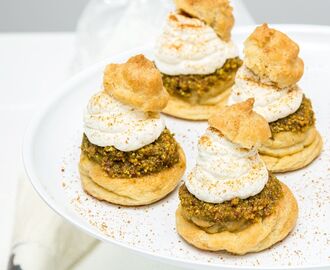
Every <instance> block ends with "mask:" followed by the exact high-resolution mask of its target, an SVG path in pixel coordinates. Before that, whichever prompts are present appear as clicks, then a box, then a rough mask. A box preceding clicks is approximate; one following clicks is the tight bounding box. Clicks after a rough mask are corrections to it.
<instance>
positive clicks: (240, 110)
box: [209, 98, 271, 148]
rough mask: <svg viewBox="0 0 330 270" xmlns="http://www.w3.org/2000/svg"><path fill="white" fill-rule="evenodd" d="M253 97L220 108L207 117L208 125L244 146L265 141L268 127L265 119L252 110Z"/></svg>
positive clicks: (247, 146)
mask: <svg viewBox="0 0 330 270" xmlns="http://www.w3.org/2000/svg"><path fill="white" fill-rule="evenodd" d="M253 104H254V99H253V98H250V99H248V100H246V101H244V102H241V103H237V104H234V105H231V106H226V107H224V108H222V109H221V110H220V111H219V112H217V113H216V114H214V115H212V116H211V117H210V118H209V125H210V126H211V127H213V128H216V129H217V130H219V131H220V132H221V133H222V134H223V135H224V136H225V137H227V138H228V139H229V140H230V141H232V142H234V143H238V144H240V145H241V146H243V147H245V148H251V147H252V146H254V145H256V144H260V143H262V142H264V141H266V140H267V139H268V138H269V137H270V136H271V132H270V128H269V125H268V122H267V121H266V119H264V118H263V117H262V116H261V115H259V114H257V113H256V112H254V111H253Z"/></svg>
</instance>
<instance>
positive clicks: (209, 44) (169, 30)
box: [155, 13, 238, 75]
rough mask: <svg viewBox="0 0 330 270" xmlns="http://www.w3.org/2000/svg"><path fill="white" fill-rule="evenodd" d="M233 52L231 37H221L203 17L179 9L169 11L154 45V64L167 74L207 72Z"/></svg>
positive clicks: (219, 65)
mask: <svg viewBox="0 0 330 270" xmlns="http://www.w3.org/2000/svg"><path fill="white" fill-rule="evenodd" d="M236 56H238V50H237V48H236V46H235V45H234V43H233V42H232V41H230V42H225V41H223V40H221V38H220V37H219V36H218V35H217V34H216V33H215V31H214V30H213V29H212V28H211V27H210V26H208V25H206V24H205V23H204V22H203V21H201V20H199V19H197V18H190V17H186V16H184V15H181V14H179V13H170V14H169V16H168V19H167V22H166V25H165V27H164V31H163V34H162V35H161V37H160V38H159V40H158V41H157V43H156V48H155V63H156V66H157V68H158V69H159V70H160V72H162V73H164V74H168V75H181V74H182V75H186V74H210V73H213V72H215V71H216V70H217V69H218V68H220V67H222V66H223V65H224V63H225V62H226V60H227V59H229V58H234V57H236Z"/></svg>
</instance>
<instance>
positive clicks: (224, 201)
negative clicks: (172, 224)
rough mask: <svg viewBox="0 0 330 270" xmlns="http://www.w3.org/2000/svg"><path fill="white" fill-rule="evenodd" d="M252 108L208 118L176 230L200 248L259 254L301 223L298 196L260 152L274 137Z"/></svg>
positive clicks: (246, 106) (182, 193) (248, 105)
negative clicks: (267, 163)
mask: <svg viewBox="0 0 330 270" xmlns="http://www.w3.org/2000/svg"><path fill="white" fill-rule="evenodd" d="M252 108H253V99H248V100H247V101H245V102H243V103H238V104H235V105H232V106H229V107H225V108H223V109H221V110H220V111H219V112H218V113H217V114H215V115H213V116H212V117H211V118H210V119H209V128H208V129H207V130H206V132H205V134H204V135H203V136H202V137H201V138H200V140H199V143H198V157H197V161H196V165H195V167H194V168H193V170H192V171H191V172H190V174H189V175H188V177H187V179H186V180H185V184H184V185H182V186H181V188H180V191H179V197H180V205H179V208H178V210H177V212H176V228H177V231H178V233H179V234H180V235H181V236H182V237H183V238H184V239H185V240H186V241H187V242H189V243H190V244H192V245H193V246H195V247H197V248H200V249H203V250H211V251H220V250H226V251H228V252H231V253H235V254H241V255H242V254H246V253H249V252H258V251H261V250H264V249H266V248H269V247H270V246H272V245H274V244H275V243H277V242H279V241H281V240H283V239H284V238H285V237H286V236H287V235H288V234H289V232H290V231H291V230H292V229H293V227H294V225H295V223H296V220H297V215H298V206H297V202H296V200H295V198H294V196H293V194H292V193H291V191H290V190H289V188H288V187H287V186H286V185H285V184H283V183H281V182H280V181H279V180H278V179H277V178H276V177H275V176H274V175H272V174H271V173H269V172H268V170H267V167H266V165H265V163H264V162H263V160H262V159H261V158H260V156H259V154H258V151H257V148H258V146H259V145H260V144H261V143H263V142H264V141H266V140H267V139H268V138H269V137H270V135H271V133H270V129H269V126H268V123H267V121H266V120H265V119H264V118H263V117H262V116H260V115H258V114H257V113H255V112H254V111H253V110H252Z"/></svg>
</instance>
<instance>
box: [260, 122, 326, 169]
mask: <svg viewBox="0 0 330 270" xmlns="http://www.w3.org/2000/svg"><path fill="white" fill-rule="evenodd" d="M273 137H274V138H273V139H269V140H268V141H266V143H265V144H264V145H262V146H261V147H260V148H259V153H260V156H261V158H262V159H263V161H264V162H265V163H266V166H267V168H268V170H269V171H271V172H273V173H279V172H289V171H295V170H298V169H301V168H304V167H306V166H307V165H309V164H310V163H312V162H313V161H314V160H315V159H316V158H317V157H318V156H319V155H320V154H321V152H322V148H323V141H322V137H321V135H320V133H319V132H318V131H317V130H316V128H315V127H314V126H313V127H311V128H309V129H308V130H306V131H305V132H303V133H293V132H280V133H277V134H274V136H273Z"/></svg>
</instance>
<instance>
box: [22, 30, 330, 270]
mask: <svg viewBox="0 0 330 270" xmlns="http://www.w3.org/2000/svg"><path fill="white" fill-rule="evenodd" d="M256 26H258V25H256V24H253V25H245V26H236V27H235V28H234V30H233V33H234V34H249V33H250V32H249V31H251V29H253V28H254V27H256ZM270 26H271V27H275V28H279V29H284V30H285V31H286V32H291V33H292V32H294V33H303V34H308V33H310V34H318V35H328V36H329V37H330V26H326V25H310V24H270ZM329 43H330V42H329ZM150 47H152V46H151V45H150V44H149V46H148V45H147V46H141V47H136V48H133V49H131V50H128V51H125V52H122V53H120V54H117V55H113V56H109V57H107V58H105V59H104V60H102V61H98V62H97V63H95V64H93V65H91V66H89V67H88V68H85V69H83V70H81V71H80V72H78V73H76V74H74V75H73V76H72V77H69V78H68V79H67V80H66V81H64V82H62V83H60V85H59V86H58V87H56V88H55V89H56V90H54V93H52V94H51V95H50V96H49V97H48V98H47V100H46V101H45V102H44V104H40V109H39V110H38V112H36V113H34V115H33V117H32V118H31V120H30V121H29V123H28V125H27V128H26V130H25V133H24V136H23V144H22V160H23V166H24V170H25V172H26V175H27V177H28V179H29V181H30V183H31V184H32V186H33V188H34V190H35V191H36V192H37V194H38V195H39V196H40V197H41V199H42V200H43V201H44V202H45V203H46V204H47V205H48V207H50V208H51V209H52V210H53V211H54V212H55V213H57V214H58V215H59V216H61V217H62V218H64V219H65V220H67V221H68V222H70V223H71V224H72V225H74V226H76V227H77V228H78V229H79V230H81V231H83V232H85V233H87V234H89V235H90V236H92V237H94V238H96V239H98V240H100V241H102V242H106V243H110V244H114V245H118V246H120V247H123V248H125V249H127V250H128V251H132V252H134V253H137V254H140V255H143V256H145V257H148V258H150V259H153V260H158V261H162V262H164V263H168V264H171V265H176V266H180V267H189V266H190V267H193V268H197V267H198V268H202V267H207V268H214V269H216V268H217V269H225V270H229V269H240V270H248V269H255V270H261V269H265V270H266V269H267V270H275V269H290V270H294V269H296V270H303V269H314V270H317V269H327V268H329V267H330V264H321V265H311V266H236V265H230V264H226V265H221V264H215V263H206V262H195V261H190V260H185V259H180V258H174V257H170V256H165V255H157V254H156V253H153V252H151V251H147V250H143V249H141V248H137V247H134V246H130V245H129V244H127V243H124V242H120V241H118V240H114V239H108V238H106V237H105V236H102V234H101V233H94V232H93V231H92V230H91V229H89V228H87V227H85V226H84V225H82V224H81V223H80V222H78V221H76V220H75V219H73V218H71V217H70V216H69V215H67V214H66V213H63V212H62V211H61V209H60V207H58V206H57V205H56V203H54V201H53V199H52V198H51V196H50V195H49V194H48V193H47V192H46V191H45V190H44V188H43V187H42V185H41V184H40V183H41V182H40V181H39V180H38V177H37V175H36V173H35V171H34V169H33V162H32V160H33V147H32V146H33V144H34V138H35V136H36V133H37V130H38V126H39V125H40V123H41V122H42V119H43V118H44V117H45V115H47V113H48V111H49V109H50V108H51V107H52V105H53V104H54V103H56V102H57V101H59V100H60V99H61V98H63V96H65V94H66V93H67V92H68V89H70V86H71V85H74V84H76V83H78V82H79V81H81V80H82V79H84V78H85V77H86V76H88V75H89V74H91V73H93V72H95V71H96V70H98V69H100V67H101V66H105V65H106V64H107V63H109V62H113V61H118V59H124V58H128V57H129V56H130V55H134V54H136V53H138V52H141V51H143V50H146V49H148V48H150Z"/></svg>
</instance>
